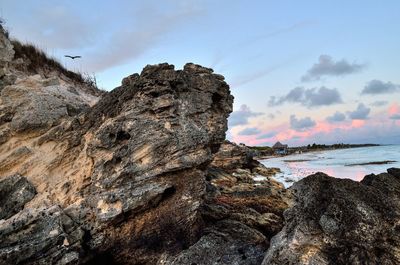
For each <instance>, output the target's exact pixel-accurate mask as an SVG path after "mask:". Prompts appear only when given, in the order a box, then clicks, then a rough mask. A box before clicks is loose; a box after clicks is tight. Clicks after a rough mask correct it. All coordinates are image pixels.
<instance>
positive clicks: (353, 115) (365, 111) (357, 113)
mask: <svg viewBox="0 0 400 265" xmlns="http://www.w3.org/2000/svg"><path fill="white" fill-rule="evenodd" d="M370 111H371V109H370V108H367V107H366V106H365V105H364V104H363V103H360V104H358V106H357V109H356V110H354V111H349V112H348V115H349V118H350V119H352V120H366V119H368V115H369V113H370Z"/></svg>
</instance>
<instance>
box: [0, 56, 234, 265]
mask: <svg viewBox="0 0 400 265" xmlns="http://www.w3.org/2000/svg"><path fill="white" fill-rule="evenodd" d="M122 84H123V85H122V86H121V87H118V88H116V89H115V90H113V91H112V92H110V93H107V94H104V95H103V96H102V97H101V99H100V100H99V102H98V103H97V104H95V105H94V106H93V107H90V105H91V104H92V103H94V102H95V100H94V101H93V102H91V101H90V100H92V99H96V98H95V96H93V97H91V96H90V95H89V96H87V97H86V96H85V95H83V94H82V90H78V88H76V87H75V88H76V89H71V86H70V85H69V84H68V83H65V81H62V80H60V79H57V78H56V79H54V78H52V79H50V80H47V79H43V77H42V76H32V75H30V76H26V77H23V78H21V79H18V80H17V81H16V82H15V83H14V84H12V85H7V86H5V87H4V88H3V90H2V91H1V98H0V107H1V108H3V110H4V111H3V113H5V114H7V115H6V116H4V117H3V118H2V123H1V124H0V126H2V127H1V128H0V129H1V130H2V132H3V133H2V139H3V140H2V142H3V144H2V145H0V151H1V152H2V153H1V155H0V162H1V166H0V175H7V174H8V175H10V174H11V173H20V174H24V176H26V178H27V179H28V180H29V181H30V182H31V183H32V184H33V185H34V186H35V187H36V189H37V192H38V193H37V195H36V196H35V197H34V198H33V200H31V201H30V202H29V203H28V207H26V208H27V211H28V210H29V214H31V213H33V215H34V216H33V217H24V216H25V215H27V214H28V213H26V212H25V210H23V211H22V212H20V213H18V214H16V215H14V216H12V217H11V218H10V219H8V220H7V223H4V225H7V227H8V228H7V229H9V228H10V227H12V225H11V226H10V224H11V223H10V222H14V223H15V222H20V223H23V224H26V225H28V223H32V222H33V223H37V224H38V227H41V230H43V231H48V229H50V224H52V223H53V221H54V220H53V219H49V220H47V219H46V218H47V217H46V216H48V214H47V211H48V210H49V209H50V208H51V209H53V208H52V207H59V208H57V209H58V210H57V211H56V212H57V214H55V215H56V216H64V215H67V216H68V218H70V219H71V220H72V221H73V223H74V226H73V227H74V229H73V230H71V231H84V233H83V234H82V233H80V232H79V235H72V234H71V233H72V232H71V233H70V232H68V231H66V230H64V231H63V232H62V233H61V232H60V234H62V236H61V237H65V238H69V237H71V236H72V237H73V238H74V240H69V239H68V242H72V241H73V242H74V243H72V245H73V248H71V247H70V246H71V243H69V245H68V246H63V247H62V246H61V247H60V245H59V243H60V241H58V239H59V238H60V236H58V237H57V240H56V238H53V237H50V238H46V237H44V235H43V234H41V233H39V231H38V230H39V229H38V230H33V231H28V230H26V232H23V234H19V232H18V231H19V230H12V229H11V228H10V230H7V231H8V232H7V233H8V234H7V237H9V238H13V240H15V241H13V243H12V244H13V245H12V247H11V246H9V244H8V243H7V242H8V241H5V243H4V244H2V245H1V246H0V253H3V256H2V257H4V260H6V261H7V262H9V261H10V260H12V259H14V257H15V256H16V255H20V254H18V253H20V251H19V250H20V249H23V251H25V252H26V253H27V254H26V255H25V254H24V255H20V257H18V259H16V258H15V261H16V263H17V264H18V263H24V262H26V261H27V260H29V263H32V264H41V263H43V264H55V263H59V264H68V263H70V264H76V263H88V264H91V263H93V264H96V263H98V260H99V259H100V260H102V261H104V260H106V261H107V262H109V263H120V264H154V263H156V262H158V261H159V260H160V259H161V258H162V256H163V255H167V256H169V257H173V256H175V255H176V254H178V253H179V252H180V251H181V250H182V249H185V248H188V247H189V246H190V245H192V244H194V243H195V242H197V241H198V239H199V237H200V234H201V233H202V231H203V229H204V221H203V219H202V216H201V205H202V202H203V196H204V194H205V191H206V180H205V179H206V177H205V168H206V166H207V165H208V163H210V162H211V160H212V155H213V153H215V152H216V151H217V150H218V149H219V146H220V144H221V143H222V141H223V140H224V138H225V131H226V129H227V117H228V115H229V113H230V112H231V111H232V102H233V97H232V96H231V95H230V94H229V93H230V91H229V86H228V85H227V84H226V83H225V82H224V81H223V78H221V76H219V75H215V74H213V72H212V70H211V69H208V68H204V67H201V66H198V65H194V64H187V65H185V67H184V69H183V70H179V71H176V70H175V69H174V66H172V65H168V64H160V65H155V66H147V67H146V68H144V69H143V71H142V73H141V74H140V75H138V74H135V75H132V76H130V77H128V78H126V79H124V80H123V82H122ZM11 99H13V100H12V101H11ZM28 99H29V100H28ZM39 99H41V100H40V101H39ZM69 109H72V110H73V111H72V112H73V113H72V114H71V115H69ZM4 139H5V140H4ZM54 205H56V206H54ZM42 215H44V216H45V217H43V218H45V219H43V218H41V217H40V216H42ZM53 215H54V214H53ZM21 218H22V219H21ZM57 218H58V217H57ZM60 218H61V217H60ZM63 218H64V217H63ZM10 220H14V221H10ZM21 220H22V221H21ZM54 222H55V221H54ZM57 222H58V221H57ZM46 223H48V224H49V227H46V225H45V224H46ZM58 223H60V222H58ZM60 224H61V225H62V222H61V223H60ZM24 227H25V226H24ZM24 229H25V228H24ZM26 229H28V228H26ZM52 230H54V229H52ZM73 233H75V232H73ZM4 235H5V234H4ZM1 237H5V236H1ZM28 240H31V242H33V246H28V245H25V243H24V242H27V241H28ZM10 242H11V241H10ZM10 242H9V243H10ZM18 242H21V243H18ZM61 243H62V242H61ZM61 243H60V244H61ZM10 244H11V243H10ZM35 246H39V247H35ZM39 253H40V254H39ZM7 262H6V263H7Z"/></svg>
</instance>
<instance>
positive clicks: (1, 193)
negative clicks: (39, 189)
mask: <svg viewBox="0 0 400 265" xmlns="http://www.w3.org/2000/svg"><path fill="white" fill-rule="evenodd" d="M35 194H36V189H35V187H33V186H32V184H31V183H29V182H28V181H27V179H26V178H24V177H22V176H19V175H14V176H10V177H5V178H2V179H0V219H7V218H9V217H11V216H13V215H14V214H16V213H18V212H19V211H21V210H22V209H23V208H24V205H25V204H26V203H27V202H29V201H30V200H32V198H33V197H34V196H35Z"/></svg>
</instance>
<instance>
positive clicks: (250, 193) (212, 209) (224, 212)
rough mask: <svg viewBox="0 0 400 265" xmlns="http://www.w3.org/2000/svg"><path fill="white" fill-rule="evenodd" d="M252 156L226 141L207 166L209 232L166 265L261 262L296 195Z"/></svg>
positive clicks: (205, 204)
mask: <svg viewBox="0 0 400 265" xmlns="http://www.w3.org/2000/svg"><path fill="white" fill-rule="evenodd" d="M253 155H254V153H253V152H252V151H251V150H250V149H249V148H247V147H246V146H241V145H236V144H233V143H230V142H228V141H225V142H224V143H223V144H222V146H221V148H220V151H219V152H218V153H216V155H215V157H214V160H213V162H212V163H211V165H210V166H209V168H208V174H207V182H206V184H207V189H206V193H205V196H204V201H203V204H202V207H201V208H202V210H201V213H202V219H203V221H204V223H205V224H204V227H205V228H204V232H203V234H202V236H201V238H200V239H199V240H198V241H197V242H196V243H195V244H193V245H192V246H190V247H189V248H188V249H186V250H184V251H182V252H181V253H179V254H178V255H177V256H176V257H174V258H172V259H171V260H168V262H167V263H166V264H174V265H191V264H197V265H209V264H214V265H223V264H232V265H258V264H261V262H262V260H263V258H264V255H265V252H266V250H267V249H268V247H269V240H270V239H271V237H272V236H274V235H275V234H276V233H278V232H279V231H280V230H281V229H282V227H283V211H284V210H285V209H287V207H288V206H289V205H290V202H291V194H290V192H289V191H287V190H286V189H285V188H284V187H283V185H282V184H280V183H278V182H276V181H274V180H273V179H271V178H270V177H271V176H272V172H273V171H270V170H268V169H267V168H265V167H264V166H263V165H262V164H261V163H259V162H258V161H256V160H254V159H253ZM256 177H258V178H261V180H257V178H256Z"/></svg>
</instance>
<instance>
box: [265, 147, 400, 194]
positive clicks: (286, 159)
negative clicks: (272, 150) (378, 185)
mask: <svg viewBox="0 0 400 265" xmlns="http://www.w3.org/2000/svg"><path fill="white" fill-rule="evenodd" d="M382 161H393V162H390V163H388V164H369V165H360V164H366V163H373V162H382ZM260 162H261V163H263V164H264V165H265V166H266V167H277V168H280V170H281V173H278V174H276V175H275V176H274V178H275V179H276V180H278V181H280V182H282V183H283V184H284V185H285V187H290V186H291V185H292V184H293V183H294V182H296V181H298V180H300V179H302V178H304V177H306V176H308V175H311V174H313V173H316V172H323V173H326V174H328V175H330V176H332V177H336V178H348V179H352V180H355V181H360V180H362V179H363V178H364V176H365V175H368V174H371V173H374V174H379V173H382V172H386V169H387V168H390V167H399V168H400V145H381V146H371V147H357V148H347V149H336V150H326V151H315V152H308V153H302V154H293V155H288V156H281V157H273V158H269V159H264V160H260Z"/></svg>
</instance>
